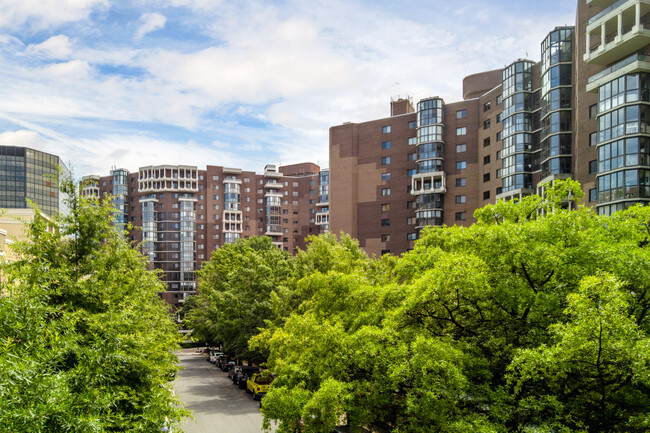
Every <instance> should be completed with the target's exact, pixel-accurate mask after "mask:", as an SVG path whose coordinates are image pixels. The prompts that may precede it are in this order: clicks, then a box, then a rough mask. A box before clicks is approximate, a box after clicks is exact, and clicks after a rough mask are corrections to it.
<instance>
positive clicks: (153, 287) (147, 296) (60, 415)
mask: <svg viewBox="0 0 650 433" xmlns="http://www.w3.org/2000/svg"><path fill="white" fill-rule="evenodd" d="M62 193H63V194H65V195H66V196H67V199H66V205H67V207H68V208H69V209H70V213H69V214H68V215H67V216H61V217H59V218H57V220H56V223H55V229H54V230H52V229H51V225H50V223H49V222H46V221H45V220H44V219H43V218H42V217H41V216H40V214H39V213H38V210H36V211H37V212H36V216H35V219H34V221H33V222H32V223H31V224H30V226H29V240H28V241H26V242H21V243H18V244H17V245H16V251H15V252H16V255H17V257H18V260H17V261H16V262H13V263H5V264H4V265H3V268H2V273H3V281H2V285H1V289H0V427H1V428H0V429H1V430H2V431H7V432H9V431H10V432H52V433H54V432H79V433H81V432H83V433H87V432H126V431H129V432H159V431H160V429H161V427H162V426H163V425H176V424H178V422H179V420H180V418H181V417H182V416H184V415H185V414H186V411H185V410H184V409H182V408H181V406H180V404H179V402H178V401H177V400H176V398H175V397H174V394H173V391H172V388H171V382H170V380H171V379H172V378H173V377H174V375H175V373H176V371H177V364H176V361H177V360H176V357H175V355H174V354H173V352H172V351H173V350H174V349H175V348H177V347H178V342H179V334H178V330H177V327H176V325H175V323H174V322H173V321H172V319H171V316H170V314H169V311H168V308H167V307H166V305H165V303H164V302H163V301H162V300H160V299H159V297H158V291H161V290H163V286H162V283H161V281H160V279H159V278H158V277H157V275H156V274H155V273H154V272H152V271H150V270H148V269H147V264H146V262H145V259H144V257H143V256H142V255H141V254H140V253H139V252H138V251H137V250H136V249H134V248H132V247H131V245H129V244H128V243H127V242H126V241H125V237H124V233H122V232H121V231H119V230H118V229H117V228H115V226H114V225H113V224H112V221H113V210H112V208H111V207H110V202H108V204H106V205H101V204H100V203H98V202H97V201H96V200H92V199H87V198H84V197H80V196H79V195H78V194H77V193H76V192H75V188H74V186H73V184H72V182H71V181H66V182H65V184H64V185H63V186H62Z"/></svg>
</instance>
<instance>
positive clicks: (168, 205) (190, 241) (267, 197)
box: [81, 163, 329, 306]
mask: <svg viewBox="0 0 650 433" xmlns="http://www.w3.org/2000/svg"><path fill="white" fill-rule="evenodd" d="M328 179H329V176H328V171H327V170H321V169H320V167H319V166H317V165H315V164H312V163H302V164H294V165H287V166H281V167H279V168H277V167H276V166H274V165H267V166H266V167H265V169H264V173H262V174H256V173H254V172H251V171H243V170H241V169H238V168H228V167H220V166H212V165H208V166H207V167H206V168H205V170H199V169H198V168H197V167H195V166H181V165H160V166H148V167H140V168H139V169H138V171H137V172H136V173H131V172H129V171H128V170H126V169H123V168H114V169H113V170H111V174H110V175H108V176H96V175H91V176H85V177H84V178H83V179H82V189H81V191H82V194H84V195H87V196H94V197H107V196H109V197H111V198H112V201H113V206H114V207H115V208H116V209H117V210H118V214H117V216H116V221H115V223H116V224H119V225H123V226H124V227H126V224H127V223H131V225H132V226H133V228H132V229H130V230H129V231H128V235H127V236H128V237H129V239H130V240H131V241H134V242H135V243H138V244H141V248H142V253H143V254H144V255H146V256H147V257H148V258H149V260H150V261H151V263H152V265H153V267H154V268H156V269H161V270H162V271H163V274H162V279H163V281H164V282H165V284H166V286H167V287H166V292H164V293H162V294H161V296H162V298H163V299H165V300H166V301H167V302H169V303H170V304H171V305H174V306H177V305H179V304H181V303H182V302H183V301H184V300H185V299H186V298H187V296H189V295H190V294H194V293H195V292H196V274H195V272H196V270H197V269H200V268H201V264H202V263H203V262H204V261H206V260H209V259H210V256H211V251H213V250H215V249H217V248H219V247H220V246H222V245H224V244H227V243H233V242H236V241H237V239H240V238H247V237H250V236H256V235H265V236H269V237H270V238H271V240H272V241H273V243H274V244H275V245H276V246H278V247H279V248H282V249H283V250H285V251H288V252H292V253H293V252H295V251H297V249H298V248H304V247H305V238H306V237H307V236H309V235H315V234H319V233H322V232H325V231H327V229H328V219H329V207H328Z"/></svg>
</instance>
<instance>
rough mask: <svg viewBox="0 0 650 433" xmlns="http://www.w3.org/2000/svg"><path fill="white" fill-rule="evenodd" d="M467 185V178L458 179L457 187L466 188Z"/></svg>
mask: <svg viewBox="0 0 650 433" xmlns="http://www.w3.org/2000/svg"><path fill="white" fill-rule="evenodd" d="M465 185H467V178H466V177H459V178H458V179H456V186H465Z"/></svg>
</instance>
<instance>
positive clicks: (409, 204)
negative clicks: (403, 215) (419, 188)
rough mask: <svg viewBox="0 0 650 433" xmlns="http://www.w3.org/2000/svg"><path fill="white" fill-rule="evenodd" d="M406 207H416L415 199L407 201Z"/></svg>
mask: <svg viewBox="0 0 650 433" xmlns="http://www.w3.org/2000/svg"><path fill="white" fill-rule="evenodd" d="M406 209H415V200H411V201H407V202H406Z"/></svg>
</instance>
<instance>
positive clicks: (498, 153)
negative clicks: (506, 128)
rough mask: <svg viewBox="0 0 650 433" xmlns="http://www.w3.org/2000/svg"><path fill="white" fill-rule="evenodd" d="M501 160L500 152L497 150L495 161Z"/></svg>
mask: <svg viewBox="0 0 650 433" xmlns="http://www.w3.org/2000/svg"><path fill="white" fill-rule="evenodd" d="M500 159H501V151H500V150H497V161H498V160H500Z"/></svg>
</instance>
